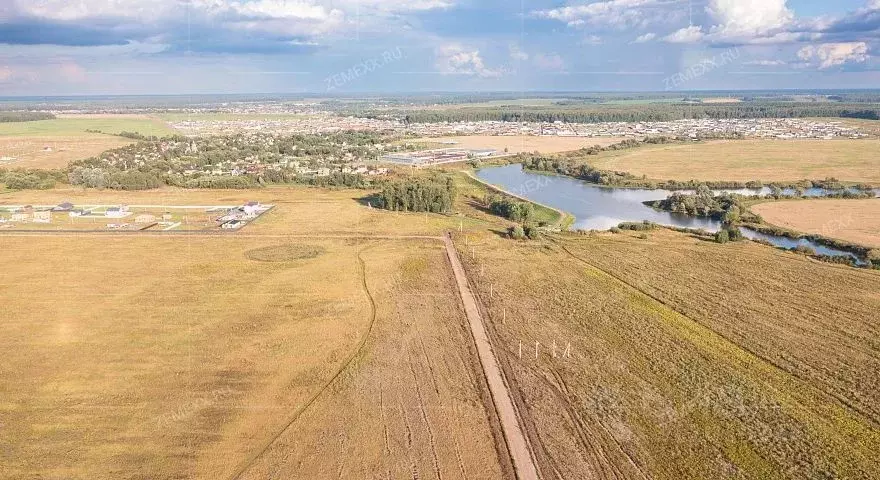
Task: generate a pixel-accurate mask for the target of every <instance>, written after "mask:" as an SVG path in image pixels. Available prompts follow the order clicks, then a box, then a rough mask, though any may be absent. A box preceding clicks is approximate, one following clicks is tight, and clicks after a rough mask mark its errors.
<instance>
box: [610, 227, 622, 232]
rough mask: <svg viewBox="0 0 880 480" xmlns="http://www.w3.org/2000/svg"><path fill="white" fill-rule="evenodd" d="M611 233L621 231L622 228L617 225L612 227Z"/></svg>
mask: <svg viewBox="0 0 880 480" xmlns="http://www.w3.org/2000/svg"><path fill="white" fill-rule="evenodd" d="M611 233H620V229H619V228H617V227H611Z"/></svg>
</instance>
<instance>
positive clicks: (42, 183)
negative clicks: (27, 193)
mask: <svg viewBox="0 0 880 480" xmlns="http://www.w3.org/2000/svg"><path fill="white" fill-rule="evenodd" d="M63 179H64V173H63V172H59V171H55V170H40V169H26V168H15V169H12V170H7V169H5V168H0V183H2V184H4V185H6V188H8V189H10V190H49V189H51V188H54V187H55V183H56V182H58V181H61V180H63Z"/></svg>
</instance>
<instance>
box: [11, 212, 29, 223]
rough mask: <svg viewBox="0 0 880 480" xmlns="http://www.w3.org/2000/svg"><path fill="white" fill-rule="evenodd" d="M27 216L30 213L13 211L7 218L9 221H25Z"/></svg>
mask: <svg viewBox="0 0 880 480" xmlns="http://www.w3.org/2000/svg"><path fill="white" fill-rule="evenodd" d="M29 218H30V214H28V213H21V212H19V213H13V214H12V216H11V217H10V218H9V221H10V222H27V221H28V219H29Z"/></svg>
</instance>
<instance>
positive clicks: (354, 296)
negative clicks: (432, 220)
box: [0, 235, 506, 479]
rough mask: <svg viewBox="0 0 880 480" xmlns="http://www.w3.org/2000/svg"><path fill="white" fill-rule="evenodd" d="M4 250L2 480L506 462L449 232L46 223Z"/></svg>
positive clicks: (319, 473)
mask: <svg viewBox="0 0 880 480" xmlns="http://www.w3.org/2000/svg"><path fill="white" fill-rule="evenodd" d="M0 255H2V257H3V258H2V263H3V265H4V275H3V283H2V285H0V289H2V291H3V299H4V312H5V313H4V315H3V319H2V325H3V330H4V335H3V337H2V339H0V351H2V354H3V356H4V362H3V364H2V367H0V385H2V386H3V394H2V397H0V398H2V402H0V421H2V424H3V430H4V435H3V437H2V439H0V463H2V464H3V466H4V467H3V471H2V473H0V478H38V477H39V478H88V479H99V478H114V479H116V478H143V479H163V478H210V479H216V478H232V476H233V475H234V474H235V473H237V472H238V473H242V478H266V475H267V474H271V473H272V472H275V473H274V474H275V475H277V474H279V473H284V476H286V477H287V478H305V477H309V478H326V477H331V476H332V477H335V476H336V475H337V474H339V475H344V476H353V477H352V478H372V477H374V476H375V477H381V476H383V475H391V477H399V476H402V475H404V473H405V474H406V475H407V476H409V475H411V474H413V475H421V476H422V477H423V478H429V477H431V476H435V475H442V477H443V478H462V479H465V478H499V477H500V476H501V472H502V468H506V467H503V466H502V465H501V464H500V463H499V462H498V460H497V458H498V456H497V454H496V446H495V440H494V438H495V437H494V436H493V430H492V428H493V427H492V426H491V423H490V422H491V418H490V417H489V416H488V414H487V413H486V410H485V409H484V407H483V403H482V401H481V394H480V391H481V388H482V386H481V384H480V383H479V381H478V380H477V379H478V378H479V377H478V375H477V372H478V370H475V367H474V364H473V363H472V360H471V359H472V358H473V357H472V355H471V353H470V350H469V349H470V343H469V342H468V340H467V338H468V337H467V331H466V330H465V327H464V323H463V322H464V320H463V317H464V315H463V312H462V311H461V309H460V308H458V303H456V302H455V297H454V296H453V293H452V292H454V290H453V289H452V286H451V284H450V281H451V279H450V275H451V274H450V272H449V268H448V267H447V266H446V263H445V257H444V255H443V250H442V243H440V242H436V241H428V240H424V241H423V240H405V241H391V240H388V241H364V240H342V239H340V240H319V239H308V241H307V243H303V241H302V240H301V239H300V240H297V239H292V238H287V239H284V238H278V237H276V236H273V235H268V236H266V237H264V238H259V236H249V237H246V238H244V237H241V238H237V237H171V238H156V237H101V236H83V235H71V236H56V235H51V236H45V235H43V236H37V237H34V236H31V237H7V238H5V239H4V248H3V250H2V253H0ZM301 476H305V477H301Z"/></svg>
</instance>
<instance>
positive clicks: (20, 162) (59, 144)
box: [0, 134, 133, 169]
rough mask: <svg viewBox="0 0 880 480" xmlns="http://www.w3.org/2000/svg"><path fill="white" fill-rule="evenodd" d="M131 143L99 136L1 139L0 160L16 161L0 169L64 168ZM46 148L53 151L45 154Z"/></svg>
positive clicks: (13, 137)
mask: <svg viewBox="0 0 880 480" xmlns="http://www.w3.org/2000/svg"><path fill="white" fill-rule="evenodd" d="M132 143H133V142H132V141H131V140H129V139H126V138H121V137H114V136H111V135H100V134H85V135H74V136H67V135H61V136H55V135H27V136H0V157H12V158H14V159H15V160H11V161H0V167H6V168H16V167H21V168H40V169H56V168H64V167H66V166H67V164H68V163H70V162H72V161H74V160H82V159H84V158H89V157H94V156H95V155H98V154H100V153H101V152H104V151H106V150H110V149H113V148H118V147H123V146H125V145H130V144H132ZM45 147H50V148H51V149H52V151H45V150H44V148H45Z"/></svg>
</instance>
